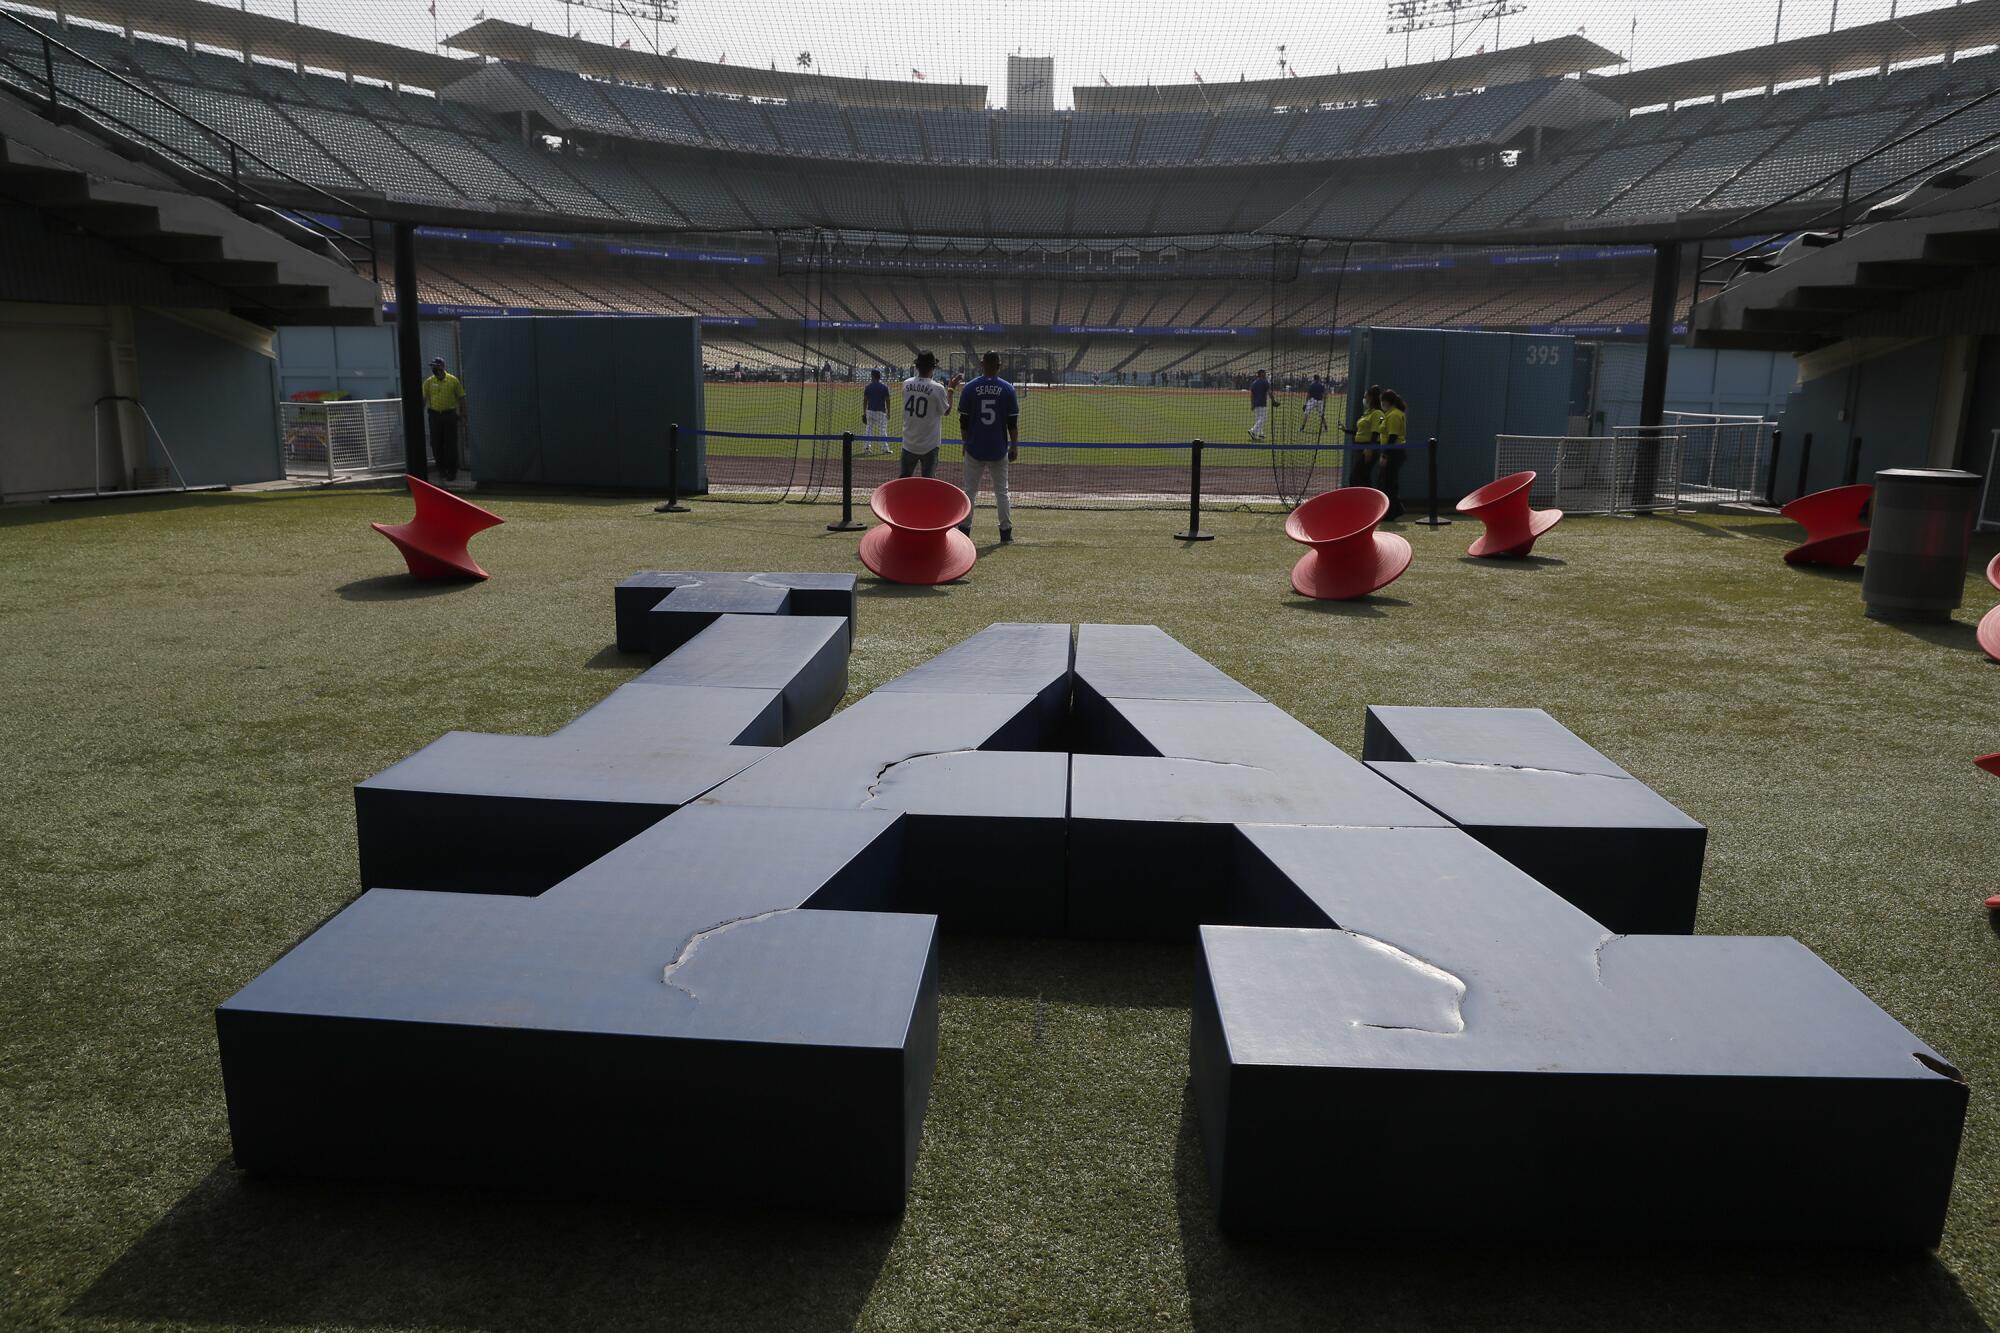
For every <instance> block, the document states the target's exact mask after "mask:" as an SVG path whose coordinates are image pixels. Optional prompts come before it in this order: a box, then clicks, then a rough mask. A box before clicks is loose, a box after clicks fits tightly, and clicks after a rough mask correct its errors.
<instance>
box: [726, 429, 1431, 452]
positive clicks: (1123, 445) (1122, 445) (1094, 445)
mask: <svg viewBox="0 0 2000 1333" xmlns="http://www.w3.org/2000/svg"><path fill="white" fill-rule="evenodd" d="M688 433H689V434H691V435H701V436H706V437H707V438H709V439H713V440H815V441H825V442H827V443H834V442H837V441H840V440H843V439H848V438H852V439H853V441H854V443H856V444H896V445H900V444H901V443H902V442H903V437H902V436H900V435H855V436H852V437H849V436H847V435H845V434H842V435H805V434H794V433H779V432H771V431H749V430H699V431H690V432H688ZM941 443H943V444H956V445H960V446H963V444H964V441H962V440H951V439H947V440H944V441H942V442H941ZM1018 447H1019V448H1022V449H1192V448H1193V447H1194V445H1193V444H1192V443H1191V442H1190V441H1187V440H1105V441H1097V440H1091V441H1077V440H1022V441H1021V442H1020V444H1019V445H1018ZM1203 447H1205V448H1209V449H1240V450H1253V451H1255V452H1258V453H1263V452H1266V451H1269V452H1274V453H1296V452H1303V451H1306V450H1312V451H1318V450H1321V449H1349V448H1356V447H1359V448H1363V449H1378V450H1389V449H1411V448H1414V447H1415V446H1414V445H1409V444H1364V445H1359V446H1356V445H1355V444H1353V442H1352V441H1347V440H1334V441H1331V442H1329V443H1326V444H1214V443H1205V444H1204V446H1203Z"/></svg>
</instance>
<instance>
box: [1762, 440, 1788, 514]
mask: <svg viewBox="0 0 2000 1333" xmlns="http://www.w3.org/2000/svg"><path fill="white" fill-rule="evenodd" d="M1784 443H1785V432H1783V431H1781V430H1774V431H1772V432H1771V462H1770V465H1769V466H1768V467H1766V468H1765V469H1764V503H1765V504H1767V505H1769V506H1770V507H1771V508H1773V509H1776V508H1777V507H1778V453H1779V450H1780V449H1781V448H1782V446H1783V445H1784Z"/></svg>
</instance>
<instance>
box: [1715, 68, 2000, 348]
mask: <svg viewBox="0 0 2000 1333" xmlns="http://www.w3.org/2000/svg"><path fill="white" fill-rule="evenodd" d="M1995 97H2000V88H1994V89H1990V90H1989V91H1987V92H1984V93H1981V94H1980V95H1979V96H1977V97H1974V98H1972V99H1970V100H1969V101H1966V102H1963V103H1960V104H1959V105H1958V106H1955V107H1953V108H1951V109H1950V110H1948V111H1946V112H1945V113H1944V114H1943V115H1941V116H1938V117H1936V118H1934V119H1932V120H1927V121H1925V122H1924V123H1923V124H1922V125H1919V126H1918V127H1917V128H1915V129H1913V130H1909V131H1906V132H1905V133H1902V134H1899V135H1897V136H1896V137H1895V138H1893V139H1891V140H1889V141H1888V142H1887V143H1883V144H1877V145H1876V146H1875V147H1874V148H1871V149H1869V150H1868V151H1867V152H1865V153H1863V154H1862V155H1861V156H1859V157H1857V158H1855V159H1854V160H1853V161H1851V162H1848V163H1846V164H1845V165H1844V166H1840V167H1836V168H1835V169H1833V170H1832V171H1829V172H1827V173H1826V174H1824V175H1822V176H1820V177H1818V178H1817V179H1815V180H1812V181H1809V182H1807V183H1806V184H1804V185H1801V186H1800V187H1799V188H1798V189H1796V190H1793V191H1792V192H1791V193H1790V194H1788V195H1785V196H1783V197H1782V198H1779V199H1773V200H1771V201H1770V202H1769V203H1765V204H1759V205H1758V206H1757V207H1755V208H1752V209H1749V210H1747V211H1746V212H1742V213H1738V214H1737V215H1735V216H1734V217H1732V218H1730V219H1728V220H1727V221H1725V222H1719V223H1717V224H1716V225H1715V226H1713V227H1711V228H1709V229H1708V230H1707V231H1706V232H1704V233H1703V234H1702V236H1701V239H1700V241H1699V242H1698V243H1697V245H1696V251H1695V255H1696V260H1695V279H1694V290H1693V295H1692V297H1691V299H1690V301H1689V306H1688V327H1689V328H1690V329H1692V328H1693V327H1694V307H1695V306H1697V305H1700V304H1701V299H1702V293H1703V292H1704V291H1705V290H1719V289H1721V288H1724V287H1727V286H1728V285H1729V284H1730V283H1731V282H1732V281H1734V280H1735V278H1736V276H1737V275H1738V274H1739V273H1741V272H1742V271H1743V269H1744V268H1745V267H1746V266H1748V265H1751V264H1766V265H1767V264H1768V261H1769V260H1770V257H1771V256H1772V255H1774V254H1776V253H1777V251H1778V250H1780V249H1782V248H1783V246H1784V245H1785V243H1786V242H1787V241H1789V240H1790V239H1791V238H1792V237H1793V236H1795V235H1799V234H1801V233H1805V232H1810V231H1813V230H1815V229H1817V228H1819V227H1820V226H1821V225H1822V224H1823V223H1825V222H1826V221H1827V220H1828V219H1832V221H1833V223H1834V232H1833V239H1834V240H1836V241H1838V240H1841V239H1843V238H1844V237H1846V235H1847V227H1848V223H1849V219H1850V215H1852V214H1853V213H1854V212H1855V211H1856V209H1857V206H1859V205H1863V204H1867V203H1868V201H1870V200H1873V199H1875V198H1876V196H1878V195H1882V194H1885V193H1887V192H1889V191H1891V190H1895V189H1898V188H1899V187H1901V186H1902V185H1903V184H1904V183H1905V182H1907V181H1909V180H1911V179H1912V178H1913V177H1914V178H1917V179H1919V180H1921V179H1922V178H1923V177H1926V176H1928V175H1930V174H1932V173H1933V172H1935V171H1937V170H1938V168H1940V167H1942V166H1944V165H1946V164H1947V163H1949V162H1952V161H1955V160H1958V159H1960V158H1963V157H1964V156H1965V155H1966V154H1968V153H1973V152H1977V151H1979V150H1981V149H1983V148H1986V147H1987V146H1989V145H1993V144H1997V143H2000V131H1995V132H1994V133H1992V134H1987V135H1982V136H1981V137H1980V138H1978V139H1975V140H1973V141H1972V142H1971V143H1967V144H1961V145H1959V146H1958V147H1956V148H1951V149H1947V150H1946V151H1944V152H1942V153H1939V154H1938V155H1937V156H1935V157H1933V158H1931V159H1929V160H1928V161H1926V162H1924V163H1922V164H1920V165H1918V166H1915V167H1911V168H1910V169H1909V170H1907V171H1905V172H1903V173H1902V174H1901V175H1898V176H1896V177H1894V178H1893V179H1891V180H1888V181H1884V182H1883V183H1882V184H1880V185H1877V186H1876V187H1875V188H1873V189H1871V190H1869V191H1867V192H1866V193H1865V194H1862V195H1861V196H1860V197H1859V198H1857V197H1855V194H1854V171H1855V168H1857V167H1860V166H1862V165H1864V164H1866V163H1867V162H1869V161H1871V160H1873V159H1875V158H1877V157H1880V156H1882V155H1883V154H1885V153H1888V152H1891V151H1892V150H1894V149H1897V148H1900V147H1902V146H1903V145H1904V144H1906V143H1908V142H1910V141H1911V140H1912V139H1915V138H1917V137H1918V136H1920V135H1924V134H1928V133H1930V132H1931V131H1932V130H1934V129H1936V128H1937V127H1938V126H1940V125H1943V124H1946V123H1947V122H1949V121H1952V120H1956V119H1957V118H1958V117H1960V116H1962V115H1964V114H1965V113H1966V112H1968V111H1971V110H1973V109H1974V108H1976V107H1979V106H1983V105H1984V104H1985V103H1987V102H1989V101H1991V100H1992V99H1993V98H1995ZM1836 180H1838V181H1839V182H1840V202H1839V203H1838V204H1835V205H1833V206H1832V207H1831V208H1825V209H1821V210H1820V211H1819V212H1818V213H1815V214H1814V215H1812V216H1811V217H1809V218H1807V219H1805V220H1804V221H1802V222H1797V223H1794V224H1792V225H1790V226H1788V227H1786V228H1785V229H1784V230H1782V231H1773V232H1752V233H1746V232H1744V231H1743V230H1742V228H1743V224H1744V223H1746V222H1748V221H1750V220H1751V219H1752V218H1755V217H1759V216H1761V215H1763V214H1765V213H1769V212H1772V211H1773V210H1775V209H1779V208H1783V207H1784V206H1785V205H1786V204H1790V203H1794V202H1796V201H1798V200H1800V199H1803V198H1806V197H1808V196H1811V195H1813V194H1816V193H1818V192H1819V191H1820V190H1822V189H1824V188H1825V187H1826V186H1828V185H1831V184H1832V183H1833V182H1834V181H1836ZM1870 206H1871V207H1872V205H1870ZM1718 237H1720V238H1726V239H1733V240H1738V241H1743V240H1745V239H1746V237H1747V238H1748V239H1747V243H1746V244H1741V245H1737V246H1735V247H1734V248H1733V249H1731V250H1730V252H1729V253H1728V254H1725V255H1721V256H1719V257H1717V258H1715V259H1712V260H1710V259H1706V251H1707V246H1708V242H1709V241H1710V240H1712V239H1715V238H1718ZM1724 268H1727V269H1728V272H1727V273H1725V274H1722V275H1721V276H1719V277H1716V276H1711V274H1714V273H1716V272H1717V271H1718V270H1721V269H1724Z"/></svg>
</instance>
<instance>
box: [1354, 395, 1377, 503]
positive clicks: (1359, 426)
mask: <svg viewBox="0 0 2000 1333" xmlns="http://www.w3.org/2000/svg"><path fill="white" fill-rule="evenodd" d="M1348 431H1349V433H1351V434H1352V435H1353V436H1354V461H1353V462H1352V463H1350V464H1349V465H1348V468H1347V484H1348V485H1349V486H1366V485H1367V484H1368V482H1369V478H1370V476H1371V475H1372V474H1373V473H1374V470H1375V449H1374V447H1373V446H1374V445H1375V443H1376V441H1378V440H1380V439H1381V438H1382V386H1381V385H1379V384H1371V385H1369V386H1368V394H1367V396H1366V397H1365V398H1363V399H1362V400H1361V415H1360V416H1358V417H1356V418H1355V419H1354V424H1353V425H1352V426H1350V427H1348Z"/></svg>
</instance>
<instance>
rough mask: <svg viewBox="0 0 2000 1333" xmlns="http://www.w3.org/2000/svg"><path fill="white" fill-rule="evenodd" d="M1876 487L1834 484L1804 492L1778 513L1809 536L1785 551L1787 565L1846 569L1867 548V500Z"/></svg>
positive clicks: (1873, 494) (1871, 497) (1870, 498)
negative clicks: (1820, 489)
mask: <svg viewBox="0 0 2000 1333" xmlns="http://www.w3.org/2000/svg"><path fill="white" fill-rule="evenodd" d="M1874 498H1875V488H1874V487H1873V486H1870V485H1867V484H1865V483H1863V484H1861V485H1858V486H1835V487H1834V488H1833V489H1831V490H1825V491H1814V492H1813V493H1812V494H1811V495H1801V496H1800V497H1799V498H1798V499H1796V500H1794V501H1792V502H1791V503H1790V504H1788V505H1786V506H1785V507H1784V508H1783V509H1780V510H1779V511H1778V512H1779V513H1781V514H1783V515H1784V516H1785V517H1786V518H1789V519H1790V520H1792V522H1794V523H1797V524H1798V525H1799V526H1801V527H1803V528H1804V529H1805V530H1806V539H1805V540H1804V541H1802V542H1800V543H1799V544H1798V545H1797V546H1794V547H1793V548H1792V549H1791V550H1789V551H1787V552H1785V563H1786V564H1788V565H1825V566H1827V567H1828V568H1830V569H1845V568H1847V567H1848V566H1849V565H1851V564H1853V563H1854V562H1855V561H1856V560H1857V559H1859V558H1860V556H1861V553H1862V552H1863V551H1865V550H1867V549H1868V502H1869V501H1870V500H1872V499H1874Z"/></svg>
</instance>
